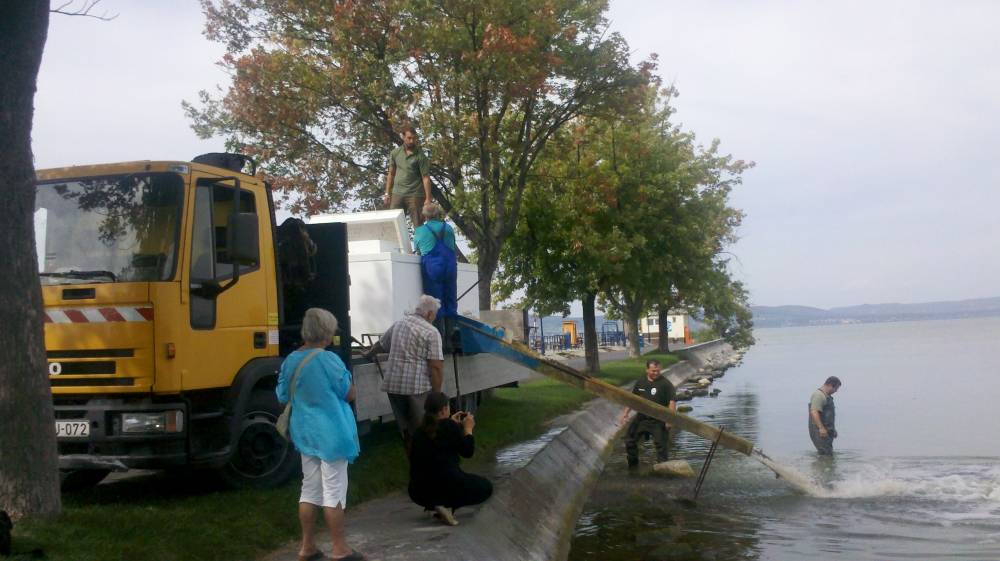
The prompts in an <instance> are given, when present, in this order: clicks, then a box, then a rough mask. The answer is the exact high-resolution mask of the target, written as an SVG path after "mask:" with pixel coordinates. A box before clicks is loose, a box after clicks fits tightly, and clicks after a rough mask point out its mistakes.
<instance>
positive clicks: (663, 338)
mask: <svg viewBox="0 0 1000 561" xmlns="http://www.w3.org/2000/svg"><path fill="white" fill-rule="evenodd" d="M658 309H659V314H658V317H657V323H658V324H659V328H660V335H659V337H660V340H659V342H658V345H657V350H658V351H660V352H661V353H669V352H670V340H669V339H670V329H669V328H668V327H667V324H668V323H669V322H670V306H668V305H667V304H662V305H660V306H659V307H658Z"/></svg>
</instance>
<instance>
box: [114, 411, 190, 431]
mask: <svg viewBox="0 0 1000 561" xmlns="http://www.w3.org/2000/svg"><path fill="white" fill-rule="evenodd" d="M121 427H122V434H137V433H164V432H182V431H183V430H184V412H183V411H159V412H156V413H122V424H121Z"/></svg>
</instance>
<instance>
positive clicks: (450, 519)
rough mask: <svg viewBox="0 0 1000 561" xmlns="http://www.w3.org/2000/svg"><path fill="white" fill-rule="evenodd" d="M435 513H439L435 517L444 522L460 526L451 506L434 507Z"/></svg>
mask: <svg viewBox="0 0 1000 561" xmlns="http://www.w3.org/2000/svg"><path fill="white" fill-rule="evenodd" d="M434 513H435V514H436V515H437V516H436V517H435V518H437V519H438V520H440V521H442V522H444V523H445V524H447V525H449V526H458V520H456V519H455V514H454V513H452V511H451V509H450V508H447V507H443V506H436V507H434Z"/></svg>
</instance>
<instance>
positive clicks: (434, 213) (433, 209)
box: [422, 202, 444, 220]
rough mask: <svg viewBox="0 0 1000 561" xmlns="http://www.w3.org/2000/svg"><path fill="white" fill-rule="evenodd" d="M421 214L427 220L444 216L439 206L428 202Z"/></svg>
mask: <svg viewBox="0 0 1000 561" xmlns="http://www.w3.org/2000/svg"><path fill="white" fill-rule="evenodd" d="M422 214H423V215H424V218H425V219H427V220H436V219H439V218H441V215H442V214H444V212H443V211H442V209H441V205H439V204H437V203H435V202H430V203H427V204H425V205H424V208H423V210H422Z"/></svg>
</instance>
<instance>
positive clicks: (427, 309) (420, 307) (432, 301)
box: [413, 294, 441, 316]
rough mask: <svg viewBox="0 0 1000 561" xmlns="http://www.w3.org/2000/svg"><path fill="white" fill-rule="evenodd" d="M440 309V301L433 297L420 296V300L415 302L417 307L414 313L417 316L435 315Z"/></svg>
mask: <svg viewBox="0 0 1000 561" xmlns="http://www.w3.org/2000/svg"><path fill="white" fill-rule="evenodd" d="M440 309H441V301H440V300H438V299H437V298H435V297H433V296H429V295H427V294H421V295H420V300H418V301H417V307H416V309H415V310H413V311H414V313H416V314H417V315H419V316H425V315H427V314H429V313H435V314H436V313H437V311H438V310H440Z"/></svg>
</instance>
